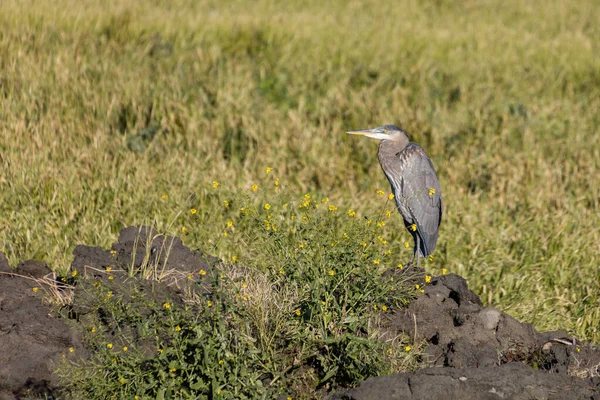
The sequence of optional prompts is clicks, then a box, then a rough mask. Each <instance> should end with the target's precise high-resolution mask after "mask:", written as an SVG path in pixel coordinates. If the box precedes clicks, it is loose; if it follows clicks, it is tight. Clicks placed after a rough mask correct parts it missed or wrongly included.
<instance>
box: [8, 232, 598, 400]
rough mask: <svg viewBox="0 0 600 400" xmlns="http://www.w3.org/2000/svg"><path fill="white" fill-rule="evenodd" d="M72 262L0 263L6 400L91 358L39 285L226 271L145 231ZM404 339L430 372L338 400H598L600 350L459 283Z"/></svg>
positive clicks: (408, 317)
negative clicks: (421, 344)
mask: <svg viewBox="0 0 600 400" xmlns="http://www.w3.org/2000/svg"><path fill="white" fill-rule="evenodd" d="M74 255H75V259H74V261H73V263H72V266H71V272H70V275H69V276H67V277H57V276H56V275H55V274H53V273H52V272H51V271H50V269H49V268H48V267H47V266H46V265H45V264H44V263H41V262H37V261H27V262H24V263H21V264H19V265H18V266H17V268H16V269H12V268H10V267H9V265H8V262H7V260H6V257H5V256H4V255H3V254H2V253H0V288H1V291H0V400H5V399H11V400H12V399H21V398H37V397H40V398H55V396H56V395H57V393H58V391H59V390H60V388H59V387H58V382H57V380H56V378H55V376H54V375H53V373H52V371H53V370H54V368H55V366H56V364H57V362H58V361H60V360H61V359H62V358H63V357H64V358H69V357H74V354H77V355H78V357H81V356H84V357H85V355H86V349H85V348H84V346H83V345H82V344H81V338H80V337H79V335H78V334H77V333H75V332H76V329H74V326H73V323H72V322H71V321H70V320H69V319H68V318H61V317H60V316H58V315H56V314H54V313H53V310H56V307H52V306H51V305H48V304H44V303H43V302H42V301H41V298H42V296H41V292H40V291H41V290H47V289H43V287H42V286H43V285H42V286H41V285H40V283H39V280H40V279H45V280H46V281H47V282H54V283H55V285H54V286H53V288H54V289H53V290H57V291H59V292H60V291H61V290H64V289H65V288H66V287H67V285H69V283H71V282H72V277H73V276H77V275H79V276H84V277H86V278H88V279H86V280H85V282H87V284H91V283H93V282H95V281H97V280H102V281H103V284H108V285H115V288H116V289H115V290H118V286H119V285H126V284H127V281H126V280H123V279H118V278H119V277H125V276H129V277H134V278H141V279H138V280H139V281H144V279H148V278H149V275H148V274H150V275H151V274H161V273H165V272H166V271H168V273H169V275H168V276H167V277H166V278H165V276H163V277H162V278H163V279H162V282H161V283H157V282H156V281H153V280H151V279H149V280H148V282H149V283H148V285H154V286H156V285H159V286H161V289H162V290H159V291H156V290H154V289H153V290H150V289H148V290H147V291H146V295H148V296H161V295H168V296H169V298H177V296H178V295H179V294H180V291H181V290H182V288H181V287H180V285H179V281H180V280H185V279H190V274H197V272H198V271H199V270H204V271H211V270H212V269H214V268H217V269H218V268H219V264H218V260H217V259H216V258H214V257H211V256H208V255H206V254H204V253H202V252H199V251H196V252H194V251H192V250H190V249H189V248H187V247H186V246H184V245H183V243H182V242H181V240H180V239H179V238H173V237H164V236H161V235H158V234H157V233H156V232H155V231H153V230H152V229H150V228H147V227H129V228H125V229H124V230H123V231H122V232H121V234H120V236H119V240H118V242H117V243H115V244H113V245H112V247H111V249H110V250H104V249H102V248H99V247H88V246H78V247H77V248H76V249H75V251H74ZM207 275H208V274H207ZM150 278H151V277H150ZM193 279H194V281H196V282H200V283H201V285H200V286H199V289H198V290H199V292H198V295H205V294H207V293H208V292H209V291H210V287H209V286H208V282H207V284H206V285H203V283H204V282H203V279H204V277H203V276H199V275H194V276H193ZM150 282H152V283H150ZM34 288H39V289H35V290H34ZM65 292H67V291H65ZM72 293H73V296H74V298H73V299H70V301H69V303H68V304H69V305H68V310H69V315H70V316H76V317H77V318H85V316H86V313H87V309H88V307H89V305H88V304H87V303H86V297H85V285H83V284H82V285H77V287H76V288H75V290H73V291H72ZM161 293H162V294H161ZM398 334H408V335H410V336H411V337H413V338H414V339H415V341H419V340H421V341H425V342H427V344H428V346H427V348H426V352H425V356H426V357H427V359H428V361H429V362H430V364H431V366H432V367H431V368H426V369H422V370H418V371H415V372H412V373H404V374H396V375H390V376H385V377H377V378H370V379H368V380H366V381H365V382H363V383H362V384H361V385H360V386H359V387H357V388H355V389H352V390H349V391H347V392H340V393H336V394H333V395H332V396H331V398H332V399H357V400H358V399H375V398H377V399H378V400H379V399H434V398H440V399H442V398H443V399H502V398H505V399H506V398H514V399H530V398H547V399H566V398H569V399H580V398H581V399H584V398H585V399H600V378H599V377H598V376H599V375H600V350H598V349H597V348H595V347H593V346H590V345H585V344H582V343H578V342H577V341H576V340H575V339H573V338H570V337H568V336H567V335H566V334H564V333H562V332H548V333H539V332H537V331H536V330H535V329H534V328H533V327H532V326H531V325H530V324H527V323H520V322H518V321H517V320H515V319H514V318H512V317H510V316H509V315H507V314H505V313H503V312H501V311H498V310H496V309H495V308H493V307H485V308H484V307H483V306H482V303H481V301H480V299H479V297H477V295H475V294H474V293H473V292H471V291H470V290H469V289H468V287H467V284H466V282H465V280H464V279H463V278H461V277H460V276H457V275H447V276H441V277H437V278H434V279H433V280H432V282H431V284H430V285H428V286H427V287H426V289H425V293H424V294H423V295H422V296H420V297H419V298H418V299H417V300H415V301H414V302H413V303H412V304H411V305H410V306H409V307H408V308H407V309H406V310H402V311H398V312H396V313H395V314H391V316H390V317H389V319H388V320H387V321H386V333H385V335H384V339H385V336H386V335H389V337H395V336H397V335H398Z"/></svg>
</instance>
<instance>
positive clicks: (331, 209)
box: [329, 204, 337, 211]
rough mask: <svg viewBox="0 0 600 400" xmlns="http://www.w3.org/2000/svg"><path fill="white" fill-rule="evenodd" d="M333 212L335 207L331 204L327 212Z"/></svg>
mask: <svg viewBox="0 0 600 400" xmlns="http://www.w3.org/2000/svg"><path fill="white" fill-rule="evenodd" d="M335 210H337V207H336V206H334V205H333V204H330V205H329V211H335Z"/></svg>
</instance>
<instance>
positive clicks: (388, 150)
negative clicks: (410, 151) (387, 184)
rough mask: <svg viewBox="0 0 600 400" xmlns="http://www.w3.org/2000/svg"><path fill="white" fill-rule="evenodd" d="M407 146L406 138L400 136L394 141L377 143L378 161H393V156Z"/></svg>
mask: <svg viewBox="0 0 600 400" xmlns="http://www.w3.org/2000/svg"><path fill="white" fill-rule="evenodd" d="M407 145H408V136H406V135H402V136H399V137H398V138H395V139H394V140H382V141H381V142H379V160H380V161H381V160H382V158H384V159H388V160H389V159H394V158H395V157H394V156H395V155H396V154H397V153H399V152H401V151H402V150H404V149H405V148H406V146H407Z"/></svg>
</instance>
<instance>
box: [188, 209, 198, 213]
mask: <svg viewBox="0 0 600 400" xmlns="http://www.w3.org/2000/svg"><path fill="white" fill-rule="evenodd" d="M197 212H198V210H196V209H195V208H192V209H190V214H192V215H194V214H196V213H197Z"/></svg>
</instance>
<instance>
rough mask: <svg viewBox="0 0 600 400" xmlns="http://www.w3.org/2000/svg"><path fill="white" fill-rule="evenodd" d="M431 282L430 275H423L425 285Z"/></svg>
mask: <svg viewBox="0 0 600 400" xmlns="http://www.w3.org/2000/svg"><path fill="white" fill-rule="evenodd" d="M430 282H431V275H425V283H430Z"/></svg>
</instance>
